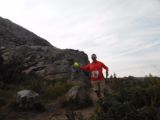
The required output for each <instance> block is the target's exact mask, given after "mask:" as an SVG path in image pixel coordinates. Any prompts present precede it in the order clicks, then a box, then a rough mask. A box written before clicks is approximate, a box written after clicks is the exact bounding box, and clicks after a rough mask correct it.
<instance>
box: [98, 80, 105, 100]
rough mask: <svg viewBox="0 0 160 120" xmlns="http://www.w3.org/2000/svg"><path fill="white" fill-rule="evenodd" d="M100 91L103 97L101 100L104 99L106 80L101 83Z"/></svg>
mask: <svg viewBox="0 0 160 120" xmlns="http://www.w3.org/2000/svg"><path fill="white" fill-rule="evenodd" d="M99 91H100V97H101V98H104V92H105V80H101V81H99Z"/></svg>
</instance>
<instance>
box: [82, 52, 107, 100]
mask: <svg viewBox="0 0 160 120" xmlns="http://www.w3.org/2000/svg"><path fill="white" fill-rule="evenodd" d="M91 58H92V63H90V64H88V65H86V66H82V67H80V69H81V70H83V71H88V72H89V73H90V79H91V85H92V88H93V90H94V92H95V93H96V95H97V97H98V98H99V99H100V98H103V97H104V89H105V80H104V76H103V72H102V70H103V68H104V69H105V70H106V78H107V77H108V67H107V66H106V65H105V64H103V63H102V62H100V61H98V60H97V56H96V54H92V55H91Z"/></svg>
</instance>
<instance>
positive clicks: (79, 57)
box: [0, 17, 89, 81]
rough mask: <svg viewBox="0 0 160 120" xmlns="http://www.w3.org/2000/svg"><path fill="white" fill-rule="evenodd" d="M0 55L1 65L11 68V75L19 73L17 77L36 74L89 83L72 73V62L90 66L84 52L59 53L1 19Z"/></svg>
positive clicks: (42, 41) (47, 43) (69, 50)
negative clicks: (12, 72) (12, 65)
mask: <svg viewBox="0 0 160 120" xmlns="http://www.w3.org/2000/svg"><path fill="white" fill-rule="evenodd" d="M0 53H1V55H2V57H3V60H4V61H3V63H4V64H14V69H15V70H13V71H18V74H20V73H24V74H26V75H31V74H32V75H33V74H35V75H37V76H40V77H41V78H42V79H47V80H51V81H52V80H62V79H63V80H84V81H86V79H88V78H87V77H85V75H84V74H83V73H80V74H77V73H76V72H74V71H73V70H72V65H73V63H74V61H77V62H79V63H80V64H81V65H85V64H87V63H88V62H89V61H88V57H87V55H86V54H85V53H84V52H82V51H79V50H72V49H58V48H56V47H54V46H52V45H51V44H50V43H49V42H47V41H46V40H44V39H43V38H40V37H39V36H37V35H35V34H34V33H32V32H30V31H28V30H26V29H25V28H23V27H21V26H19V25H17V24H15V23H13V22H11V21H10V20H8V19H4V18H1V17H0ZM15 64H16V65H15ZM8 81H9V80H8Z"/></svg>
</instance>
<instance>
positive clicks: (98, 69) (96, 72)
mask: <svg viewBox="0 0 160 120" xmlns="http://www.w3.org/2000/svg"><path fill="white" fill-rule="evenodd" d="M103 68H104V69H106V71H108V67H107V66H106V65H104V64H103V63H102V62H100V61H95V62H92V63H90V64H88V65H86V66H82V67H80V69H81V70H83V71H89V72H90V78H91V80H92V81H96V80H104V76H103V73H102V69H103Z"/></svg>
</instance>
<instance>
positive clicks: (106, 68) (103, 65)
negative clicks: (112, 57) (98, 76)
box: [102, 63, 109, 78]
mask: <svg viewBox="0 0 160 120" xmlns="http://www.w3.org/2000/svg"><path fill="white" fill-rule="evenodd" d="M102 67H103V68H104V69H105V70H106V78H107V77H108V71H109V68H108V67H107V66H106V65H105V64H104V63H102Z"/></svg>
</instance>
